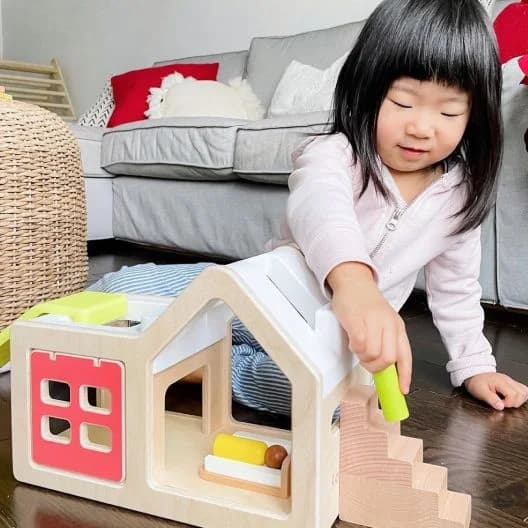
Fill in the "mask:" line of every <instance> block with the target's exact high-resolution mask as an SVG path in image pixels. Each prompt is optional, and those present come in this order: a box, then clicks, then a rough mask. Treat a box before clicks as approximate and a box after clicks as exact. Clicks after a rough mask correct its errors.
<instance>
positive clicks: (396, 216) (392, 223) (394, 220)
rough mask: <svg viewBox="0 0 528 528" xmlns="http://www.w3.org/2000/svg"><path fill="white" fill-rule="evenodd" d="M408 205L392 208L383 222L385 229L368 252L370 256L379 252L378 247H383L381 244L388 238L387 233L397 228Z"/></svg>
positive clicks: (372, 256)
mask: <svg viewBox="0 0 528 528" xmlns="http://www.w3.org/2000/svg"><path fill="white" fill-rule="evenodd" d="M408 207H409V206H408V205H405V206H403V207H396V208H395V209H394V211H393V213H392V215H391V217H390V218H389V220H388V221H387V223H386V224H385V231H384V233H383V235H382V237H381V238H380V240H379V242H378V243H377V244H376V246H375V247H374V249H373V250H372V251H371V252H370V258H374V257H375V256H376V255H377V254H378V253H379V251H380V249H381V248H382V247H383V244H385V242H386V240H387V238H389V235H390V234H391V233H392V232H393V231H395V230H396V229H397V227H398V222H399V221H400V219H401V217H402V216H403V214H404V213H405V211H407V209H408Z"/></svg>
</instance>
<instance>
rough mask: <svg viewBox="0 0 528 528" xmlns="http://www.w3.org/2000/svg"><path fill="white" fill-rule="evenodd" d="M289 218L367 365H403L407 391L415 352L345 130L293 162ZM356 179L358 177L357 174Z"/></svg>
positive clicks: (312, 145)
mask: <svg viewBox="0 0 528 528" xmlns="http://www.w3.org/2000/svg"><path fill="white" fill-rule="evenodd" d="M294 163H295V170H294V171H293V173H292V175H291V176H290V179H289V182H288V183H289V186H290V190H291V194H290V198H289V200H288V211H287V218H288V223H289V227H290V230H291V232H292V236H293V239H294V240H295V242H296V243H297V245H298V246H299V247H300V249H301V251H302V252H303V253H304V256H305V258H306V262H307V264H308V266H309V267H310V268H311V269H312V271H313V272H314V273H315V275H316V277H317V279H318V281H319V284H320V286H321V289H322V291H323V292H324V293H325V295H327V296H330V295H329V292H328V290H327V288H326V286H327V285H328V286H329V287H330V289H331V296H332V310H333V312H334V314H335V315H336V317H337V319H338V321H339V322H340V324H341V326H342V327H343V329H344V330H345V332H346V333H347V335H348V338H349V347H350V349H351V350H352V351H353V352H354V353H355V354H356V355H357V356H358V358H359V360H360V361H361V363H362V364H363V366H364V367H365V368H366V369H367V370H369V371H370V372H373V373H377V372H380V371H382V370H384V369H385V368H387V367H388V366H390V365H392V364H394V363H395V362H396V363H397V364H398V370H399V378H400V387H401V390H402V391H403V392H405V393H406V392H408V390H409V385H410V378H411V361H412V358H411V351H410V346H409V342H408V340H407V334H406V332H405V326H404V323H403V321H402V320H401V318H400V316H399V315H398V313H396V312H395V311H394V310H393V308H392V307H391V306H390V305H389V304H388V303H387V301H386V300H385V298H384V297H383V295H382V294H381V292H380V291H379V289H378V287H377V285H376V271H375V268H374V265H373V263H372V261H371V259H370V257H369V255H368V251H367V248H366V243H365V239H364V236H363V233H362V231H361V227H360V225H359V222H358V219H357V216H356V211H355V202H354V193H353V188H354V185H360V184H361V181H360V174H359V171H358V169H357V167H354V166H353V165H352V156H351V153H350V146H349V144H348V141H347V140H346V138H345V137H344V136H342V135H336V136H323V137H319V138H316V139H314V140H312V141H311V142H310V143H309V144H308V145H306V146H305V148H304V150H302V152H301V154H300V155H299V156H298V157H297V158H296V159H295V160H294ZM355 178H356V181H354V179H355Z"/></svg>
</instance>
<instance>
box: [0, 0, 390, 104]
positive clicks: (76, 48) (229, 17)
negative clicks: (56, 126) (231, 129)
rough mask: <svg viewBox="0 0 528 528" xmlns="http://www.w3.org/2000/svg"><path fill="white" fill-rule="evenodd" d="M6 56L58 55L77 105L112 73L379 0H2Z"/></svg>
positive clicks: (334, 16)
mask: <svg viewBox="0 0 528 528" xmlns="http://www.w3.org/2000/svg"><path fill="white" fill-rule="evenodd" d="M0 1H1V2H3V6H2V7H3V9H2V11H3V22H4V35H3V49H4V57H5V58H6V59H11V60H22V61H29V62H42V63H47V62H49V60H50V59H51V58H52V57H56V58H57V59H58V60H59V63H60V65H61V67H62V69H63V72H64V75H65V77H66V80H67V83H68V86H69V89H70V92H71V95H72V99H73V103H74V106H75V109H76V111H77V113H78V114H79V113H81V112H83V111H84V110H86V108H88V107H89V106H90V104H91V103H92V102H93V101H94V100H95V98H96V97H97V95H98V93H99V92H100V90H101V88H102V86H103V85H104V81H105V78H106V77H107V76H108V75H110V74H112V73H119V72H122V71H126V70H128V69H134V68H140V67H144V66H148V65H150V64H151V63H152V62H153V61H155V60H162V59H171V58H176V57H185V56H189V55H198V54H204V53H213V52H219V51H228V50H239V49H247V47H248V46H249V43H250V39H251V37H252V36H263V35H286V34H291V33H296V32H301V31H306V30H310V29H319V28H323V27H330V26H334V25H338V24H343V23H346V22H350V21H353V20H359V19H361V18H364V17H366V16H367V15H368V14H369V13H370V11H371V10H372V9H373V8H374V6H375V5H377V4H378V3H379V0H326V1H324V2H323V1H321V0H287V1H285V0H148V2H147V1H144V0H89V1H86V0H46V1H42V0H0Z"/></svg>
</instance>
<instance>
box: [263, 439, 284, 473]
mask: <svg viewBox="0 0 528 528" xmlns="http://www.w3.org/2000/svg"><path fill="white" fill-rule="evenodd" d="M287 456H288V451H286V449H284V447H282V446H281V445H272V446H269V447H268V449H266V454H265V455H264V463H265V464H266V466H268V467H270V468H274V469H280V468H281V466H282V463H283V461H284V459H285V458H286V457H287Z"/></svg>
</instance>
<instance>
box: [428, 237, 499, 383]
mask: <svg viewBox="0 0 528 528" xmlns="http://www.w3.org/2000/svg"><path fill="white" fill-rule="evenodd" d="M480 259H481V248H480V228H477V229H474V230H472V231H470V232H467V233H463V234H460V235H456V236H455V237H453V243H452V244H451V247H450V248H449V249H447V250H446V251H444V253H442V254H441V255H439V256H438V257H436V258H435V259H434V260H432V261H431V262H430V263H429V264H428V265H427V266H426V268H425V279H426V280H425V285H426V291H427V298H428V302H429V307H430V309H431V312H432V314H433V321H434V324H435V326H436V327H437V328H438V331H439V332H440V335H441V336H442V341H443V342H444V345H445V346H446V348H447V351H448V353H449V357H450V361H449V362H448V363H447V370H448V372H449V373H450V374H451V382H452V384H453V385H454V386H455V387H458V386H459V385H462V383H463V382H464V381H465V380H466V379H467V378H469V377H471V376H474V375H475V374H481V373H484V372H495V365H496V363H495V358H494V357H493V355H492V353H491V346H490V344H489V342H488V340H487V339H486V338H485V337H484V334H483V332H482V329H483V324H484V311H483V309H482V307H481V305H480V296H481V293H482V290H481V287H480V284H479V282H478V278H479V274H480Z"/></svg>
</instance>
